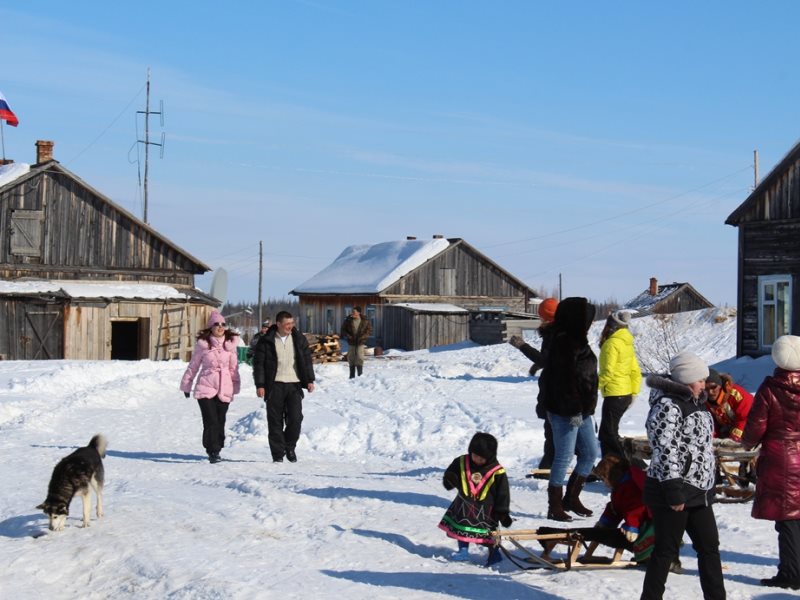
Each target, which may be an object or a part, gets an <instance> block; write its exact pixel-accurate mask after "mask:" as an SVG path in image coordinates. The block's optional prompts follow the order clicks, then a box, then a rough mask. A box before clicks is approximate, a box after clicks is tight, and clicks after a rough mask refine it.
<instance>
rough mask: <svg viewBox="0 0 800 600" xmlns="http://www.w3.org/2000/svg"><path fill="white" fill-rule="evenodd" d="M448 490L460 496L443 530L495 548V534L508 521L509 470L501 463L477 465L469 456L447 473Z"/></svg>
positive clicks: (452, 505) (446, 518) (462, 539)
mask: <svg viewBox="0 0 800 600" xmlns="http://www.w3.org/2000/svg"><path fill="white" fill-rule="evenodd" d="M443 483H444V487H445V489H447V490H452V489H453V488H456V489H457V490H458V495H457V496H456V497H455V500H453V502H452V504H450V507H449V508H448V509H447V512H445V514H444V517H442V520H441V522H440V523H439V529H441V530H443V531H444V532H445V533H446V534H447V536H448V537H451V538H454V539H457V540H461V541H463V542H471V543H475V544H484V545H493V544H494V539H493V538H492V535H491V532H492V531H494V530H496V529H497V524H498V523H499V522H500V520H501V519H506V518H508V511H509V502H510V494H509V489H508V476H507V475H506V470H505V469H504V468H503V467H502V466H500V465H499V464H498V463H497V461H496V460H495V461H491V462H488V463H487V464H485V465H483V466H480V467H479V466H477V465H476V464H474V463H473V462H472V461H471V460H470V457H469V455H468V454H465V455H464V456H459V457H458V458H456V459H455V460H454V461H453V462H452V463H451V464H450V466H449V467H447V470H446V471H445V472H444V481H443Z"/></svg>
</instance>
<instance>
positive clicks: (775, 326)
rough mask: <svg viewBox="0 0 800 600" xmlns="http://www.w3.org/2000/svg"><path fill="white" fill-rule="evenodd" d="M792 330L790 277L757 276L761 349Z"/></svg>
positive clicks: (770, 345) (768, 346) (769, 345)
mask: <svg viewBox="0 0 800 600" xmlns="http://www.w3.org/2000/svg"><path fill="white" fill-rule="evenodd" d="M791 330H792V277H791V275H769V276H763V277H759V278H758V340H759V344H760V346H761V349H762V350H766V349H768V348H770V347H772V344H773V343H774V342H775V340H776V339H778V338H779V337H780V336H782V335H786V334H787V333H791Z"/></svg>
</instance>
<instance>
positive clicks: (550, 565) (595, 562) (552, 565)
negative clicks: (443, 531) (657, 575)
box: [492, 529, 637, 571]
mask: <svg viewBox="0 0 800 600" xmlns="http://www.w3.org/2000/svg"><path fill="white" fill-rule="evenodd" d="M492 535H493V536H494V538H495V545H496V546H498V547H500V549H501V550H503V552H504V554H505V555H506V556H507V557H508V558H509V560H511V561H512V562H514V564H517V566H520V565H519V564H518V563H517V562H516V560H514V558H515V557H513V555H510V554H509V553H508V551H506V550H505V548H503V546H502V544H503V542H504V541H508V542H511V544H513V545H514V546H515V547H516V548H517V549H518V550H520V551H521V552H522V553H523V554H524V556H523V557H516V558H521V560H523V561H525V562H527V563H532V566H531V567H528V568H536V567H541V568H545V569H550V570H555V571H570V570H572V569H620V568H627V567H633V566H636V564H637V563H636V562H634V561H632V560H622V553H623V552H624V551H625V550H624V549H622V548H616V549H615V550H614V554H613V556H610V557H608V556H595V555H594V552H595V550H597V547H598V546H599V545H600V544H599V542H588V543H587V542H586V540H584V539H583V536H582V535H580V534H579V533H577V532H574V531H568V532H564V533H539V532H538V530H537V529H518V530H515V531H511V530H509V531H495V532H492ZM525 540H535V541H537V542H541V543H542V545H543V546H544V550H543V551H542V553H541V554H536V553H535V552H533V551H532V550H531V549H529V548H526V547H525V546H523V545H522V544H520V541H525ZM558 545H563V546H566V551H565V555H564V557H563V558H559V557H555V556H553V554H552V553H553V550H554V549H555V547H556V546H558Z"/></svg>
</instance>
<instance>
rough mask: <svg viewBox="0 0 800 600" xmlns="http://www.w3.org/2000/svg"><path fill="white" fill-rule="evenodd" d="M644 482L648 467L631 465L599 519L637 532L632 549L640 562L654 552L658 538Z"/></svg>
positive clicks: (611, 525) (603, 522)
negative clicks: (656, 538) (643, 469)
mask: <svg viewBox="0 0 800 600" xmlns="http://www.w3.org/2000/svg"><path fill="white" fill-rule="evenodd" d="M644 482H645V473H644V471H642V470H641V469H640V468H638V467H635V466H631V467H630V469H628V470H627V471H626V472H625V474H624V475H623V476H622V478H620V480H619V482H618V483H617V484H616V485H615V486H614V489H613V490H611V501H610V502H609V503H608V504H606V509H605V510H604V511H603V514H602V515H601V517H600V520H599V521H598V522H597V524H598V525H601V526H602V527H611V528H616V527H620V529H622V530H623V531H628V532H631V533H635V534H636V540H635V541H634V542H633V545H632V547H631V550H632V551H633V553H634V556H635V560H636V561H637V562H639V561H642V560H644V559H645V558H647V557H649V556H650V554H652V552H653V542H654V541H655V535H654V533H653V527H652V521H653V517H652V515H651V514H650V509H649V508H647V507H646V506H645V505H644V499H643V494H644ZM620 522H621V523H622V525H621V526H620Z"/></svg>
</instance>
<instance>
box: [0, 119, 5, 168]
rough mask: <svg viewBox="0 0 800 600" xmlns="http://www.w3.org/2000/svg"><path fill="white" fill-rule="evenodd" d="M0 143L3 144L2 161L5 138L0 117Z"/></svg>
mask: <svg viewBox="0 0 800 600" xmlns="http://www.w3.org/2000/svg"><path fill="white" fill-rule="evenodd" d="M0 145H2V146H3V163H5V160H6V138H5V135H4V133H3V119H0Z"/></svg>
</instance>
